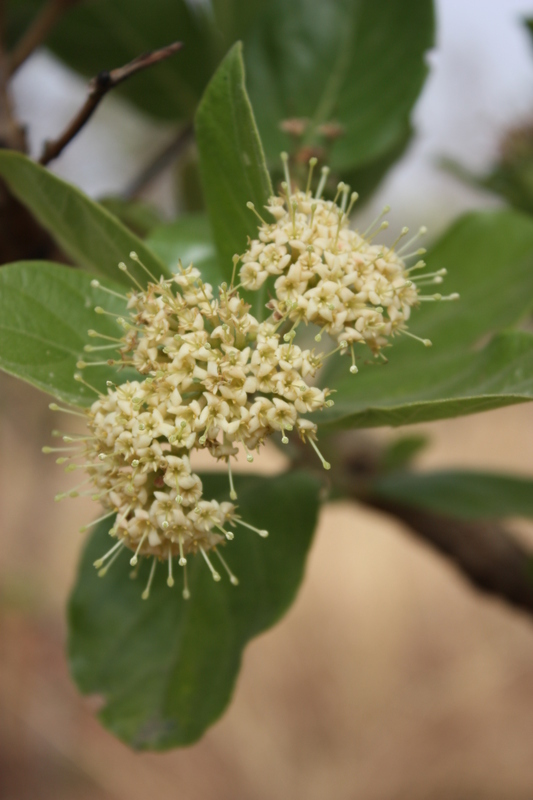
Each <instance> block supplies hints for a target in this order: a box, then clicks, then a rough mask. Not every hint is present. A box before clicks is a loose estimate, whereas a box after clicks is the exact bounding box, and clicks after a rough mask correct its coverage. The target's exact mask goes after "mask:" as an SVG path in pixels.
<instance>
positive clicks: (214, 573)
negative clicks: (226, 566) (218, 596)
mask: <svg viewBox="0 0 533 800" xmlns="http://www.w3.org/2000/svg"><path fill="white" fill-rule="evenodd" d="M198 549H199V551H200V553H201V554H202V555H203V557H204V561H205V563H206V564H207V566H208V567H209V570H210V572H211V575H212V576H213V580H214V581H219V580H220V574H219V573H218V572H217V571H216V569H215V568H214V566H213V565H212V564H211V562H210V560H209V556H208V555H207V553H206V552H205V550H204V548H203V547H202V545H198Z"/></svg>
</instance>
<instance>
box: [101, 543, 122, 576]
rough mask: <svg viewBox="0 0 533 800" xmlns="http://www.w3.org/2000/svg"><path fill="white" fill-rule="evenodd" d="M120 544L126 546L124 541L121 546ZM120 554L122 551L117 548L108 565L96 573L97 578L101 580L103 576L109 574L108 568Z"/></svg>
mask: <svg viewBox="0 0 533 800" xmlns="http://www.w3.org/2000/svg"><path fill="white" fill-rule="evenodd" d="M122 543H124V544H126V542H125V541H124V540H122V542H121V544H122ZM121 552H122V550H121V549H120V548H119V549H118V550H117V552H116V553H115V555H114V556H113V558H112V559H111V561H109V563H108V564H106V565H105V567H102V569H101V570H99V571H98V577H99V578H103V577H104V575H106V574H107V573H108V572H109V570H110V568H111V567H112V565H113V564H114V563H115V561H116V560H117V558H118V557H119V556H120V554H121Z"/></svg>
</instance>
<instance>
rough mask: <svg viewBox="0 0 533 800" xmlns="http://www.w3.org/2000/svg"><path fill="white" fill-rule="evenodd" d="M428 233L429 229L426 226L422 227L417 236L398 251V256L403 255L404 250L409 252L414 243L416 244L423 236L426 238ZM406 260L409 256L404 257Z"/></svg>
mask: <svg viewBox="0 0 533 800" xmlns="http://www.w3.org/2000/svg"><path fill="white" fill-rule="evenodd" d="M427 232H428V229H427V228H426V226H425V225H422V227H421V228H420V229H419V230H418V233H415V235H414V236H413V237H412V238H411V239H409V240H408V241H407V242H405V244H404V245H403V246H402V247H401V248H400V249H399V250H398V251H397V253H398V255H400V254H401V253H403V251H404V250H407V248H408V247H410V246H411V245H412V244H413V243H414V242H416V240H417V239H420V237H421V236H424V235H425V234H426V233H427ZM404 258H407V256H404Z"/></svg>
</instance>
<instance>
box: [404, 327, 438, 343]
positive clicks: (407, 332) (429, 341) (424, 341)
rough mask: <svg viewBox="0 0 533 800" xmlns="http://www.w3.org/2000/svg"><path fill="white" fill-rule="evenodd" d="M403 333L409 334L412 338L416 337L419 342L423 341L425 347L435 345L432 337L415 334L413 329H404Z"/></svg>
mask: <svg viewBox="0 0 533 800" xmlns="http://www.w3.org/2000/svg"><path fill="white" fill-rule="evenodd" d="M401 333H403V334H405V336H409V338H410V339H416V341H417V342H422V344H423V345H424V347H432V345H433V342H432V341H431V339H421V338H420V336H415V334H414V333H411V331H406V330H402V331H401Z"/></svg>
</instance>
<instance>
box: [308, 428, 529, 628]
mask: <svg viewBox="0 0 533 800" xmlns="http://www.w3.org/2000/svg"><path fill="white" fill-rule="evenodd" d="M321 445H322V447H321V449H322V453H323V455H324V456H325V458H326V459H327V460H328V461H330V462H331V465H332V468H331V471H330V473H329V475H330V480H331V494H332V496H333V497H344V498H347V497H348V498H351V499H352V500H355V501H356V502H357V503H361V504H363V505H366V506H368V507H369V508H373V509H376V510H379V511H382V512H384V513H386V514H389V515H390V516H391V517H393V518H394V519H396V520H400V522H402V523H403V524H404V525H405V526H406V529H407V530H408V531H409V532H410V533H411V534H415V535H416V536H417V537H418V539H420V540H421V541H423V542H424V543H425V544H427V545H429V546H430V547H432V548H434V549H435V550H437V551H438V552H439V553H440V554H441V555H444V556H446V557H447V558H448V559H449V560H450V562H451V563H452V564H453V566H454V567H455V568H456V569H457V570H458V571H459V572H460V573H461V574H462V576H463V578H465V579H466V580H467V581H468V582H469V583H470V585H471V586H474V587H475V588H476V589H479V590H481V591H483V592H486V593H488V594H491V595H493V596H495V597H498V598H499V599H500V600H503V601H504V602H506V603H508V604H510V605H512V606H514V607H516V608H519V609H521V610H522V611H525V612H527V613H528V614H530V615H533V552H531V551H529V550H528V549H526V548H525V547H523V546H522V545H521V544H519V542H518V541H517V540H516V539H515V538H514V537H513V535H512V534H511V533H510V532H509V531H508V530H506V528H505V526H504V525H502V524H501V523H500V522H496V521H493V520H466V519H459V518H457V517H452V516H448V515H444V514H440V513H437V512H434V511H428V510H427V509H422V508H419V507H416V506H412V505H407V504H403V503H398V502H396V501H393V500H389V499H385V498H383V497H378V496H376V495H374V494H373V493H372V481H373V480H374V479H375V478H376V477H378V476H379V475H380V474H382V473H381V470H382V450H381V447H380V445H379V444H378V442H377V441H376V440H375V439H374V438H373V437H372V436H371V435H369V434H368V433H366V432H364V431H345V432H344V433H343V434H342V436H332V437H330V438H329V439H326V440H324V442H323V444H322V442H321ZM294 447H295V455H294V459H295V460H294V462H293V463H294V465H295V466H296V465H301V466H307V465H308V462H307V460H306V458H307V457H306V454H305V451H304V450H302V448H301V447H300V442H299V441H295V442H294Z"/></svg>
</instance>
